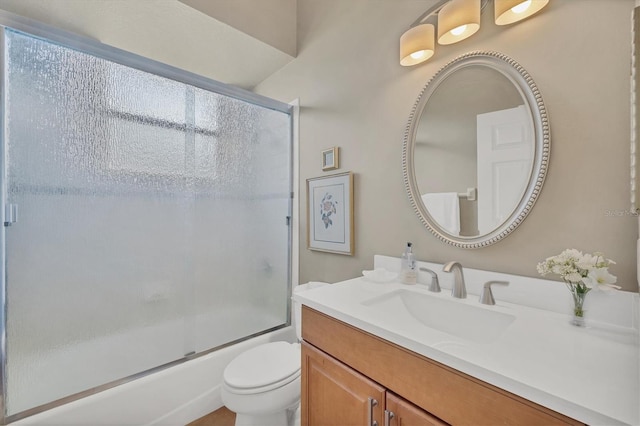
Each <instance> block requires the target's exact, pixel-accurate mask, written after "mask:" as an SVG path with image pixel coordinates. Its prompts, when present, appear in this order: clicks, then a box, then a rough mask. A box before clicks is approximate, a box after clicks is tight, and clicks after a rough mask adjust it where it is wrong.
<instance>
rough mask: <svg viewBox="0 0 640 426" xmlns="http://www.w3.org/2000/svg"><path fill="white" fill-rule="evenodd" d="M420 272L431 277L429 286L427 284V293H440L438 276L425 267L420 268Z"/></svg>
mask: <svg viewBox="0 0 640 426" xmlns="http://www.w3.org/2000/svg"><path fill="white" fill-rule="evenodd" d="M420 271H422V272H426V273H427V274H429V275H431V284H429V291H433V292H434V293H440V281H438V274H436V273H435V272H433V271H432V270H431V269H427V268H425V267H420Z"/></svg>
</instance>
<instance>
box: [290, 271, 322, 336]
mask: <svg viewBox="0 0 640 426" xmlns="http://www.w3.org/2000/svg"><path fill="white" fill-rule="evenodd" d="M328 284H329V283H323V282H318V281H310V282H308V283H307V284H301V285H298V286H295V287H294V288H293V294H298V293H302V292H304V291H311V290H313V289H315V288H318V287H323V286H325V285H328ZM292 304H293V325H294V327H295V328H296V336H297V337H298V340H299V341H302V305H301V304H300V303H298V302H296V301H295V299H294V300H292Z"/></svg>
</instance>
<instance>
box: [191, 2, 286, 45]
mask: <svg viewBox="0 0 640 426" xmlns="http://www.w3.org/2000/svg"><path fill="white" fill-rule="evenodd" d="M180 1H181V2H182V3H184V4H186V5H189V6H191V7H193V8H195V9H198V10H199V11H201V12H202V13H205V14H207V15H209V16H212V17H214V18H216V19H217V20H219V21H222V22H226V23H227V24H229V25H231V26H232V27H234V28H237V29H238V30H240V31H242V32H244V33H246V34H249V35H251V36H253V37H255V38H257V39H258V40H261V41H263V42H265V43H267V44H269V45H271V46H273V47H275V48H277V49H279V50H281V51H283V52H284V53H286V54H287V55H291V56H296V24H297V19H296V0H259V1H256V0H180Z"/></svg>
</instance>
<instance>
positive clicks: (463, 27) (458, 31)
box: [450, 25, 467, 36]
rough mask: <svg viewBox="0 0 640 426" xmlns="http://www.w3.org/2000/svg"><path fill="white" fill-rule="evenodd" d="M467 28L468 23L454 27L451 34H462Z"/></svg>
mask: <svg viewBox="0 0 640 426" xmlns="http://www.w3.org/2000/svg"><path fill="white" fill-rule="evenodd" d="M466 29H467V26H466V25H460V26H459V27H457V28H454V29H452V30H451V31H450V32H451V34H453V35H454V36H459V35H460V34H462V33H463V32H465V30H466Z"/></svg>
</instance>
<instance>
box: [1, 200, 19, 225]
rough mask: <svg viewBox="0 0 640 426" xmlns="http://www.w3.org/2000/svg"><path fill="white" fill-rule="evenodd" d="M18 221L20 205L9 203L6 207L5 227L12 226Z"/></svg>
mask: <svg viewBox="0 0 640 426" xmlns="http://www.w3.org/2000/svg"><path fill="white" fill-rule="evenodd" d="M17 221H18V205H17V204H10V203H7V204H5V206H4V226H11V224H13V223H16V222H17Z"/></svg>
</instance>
